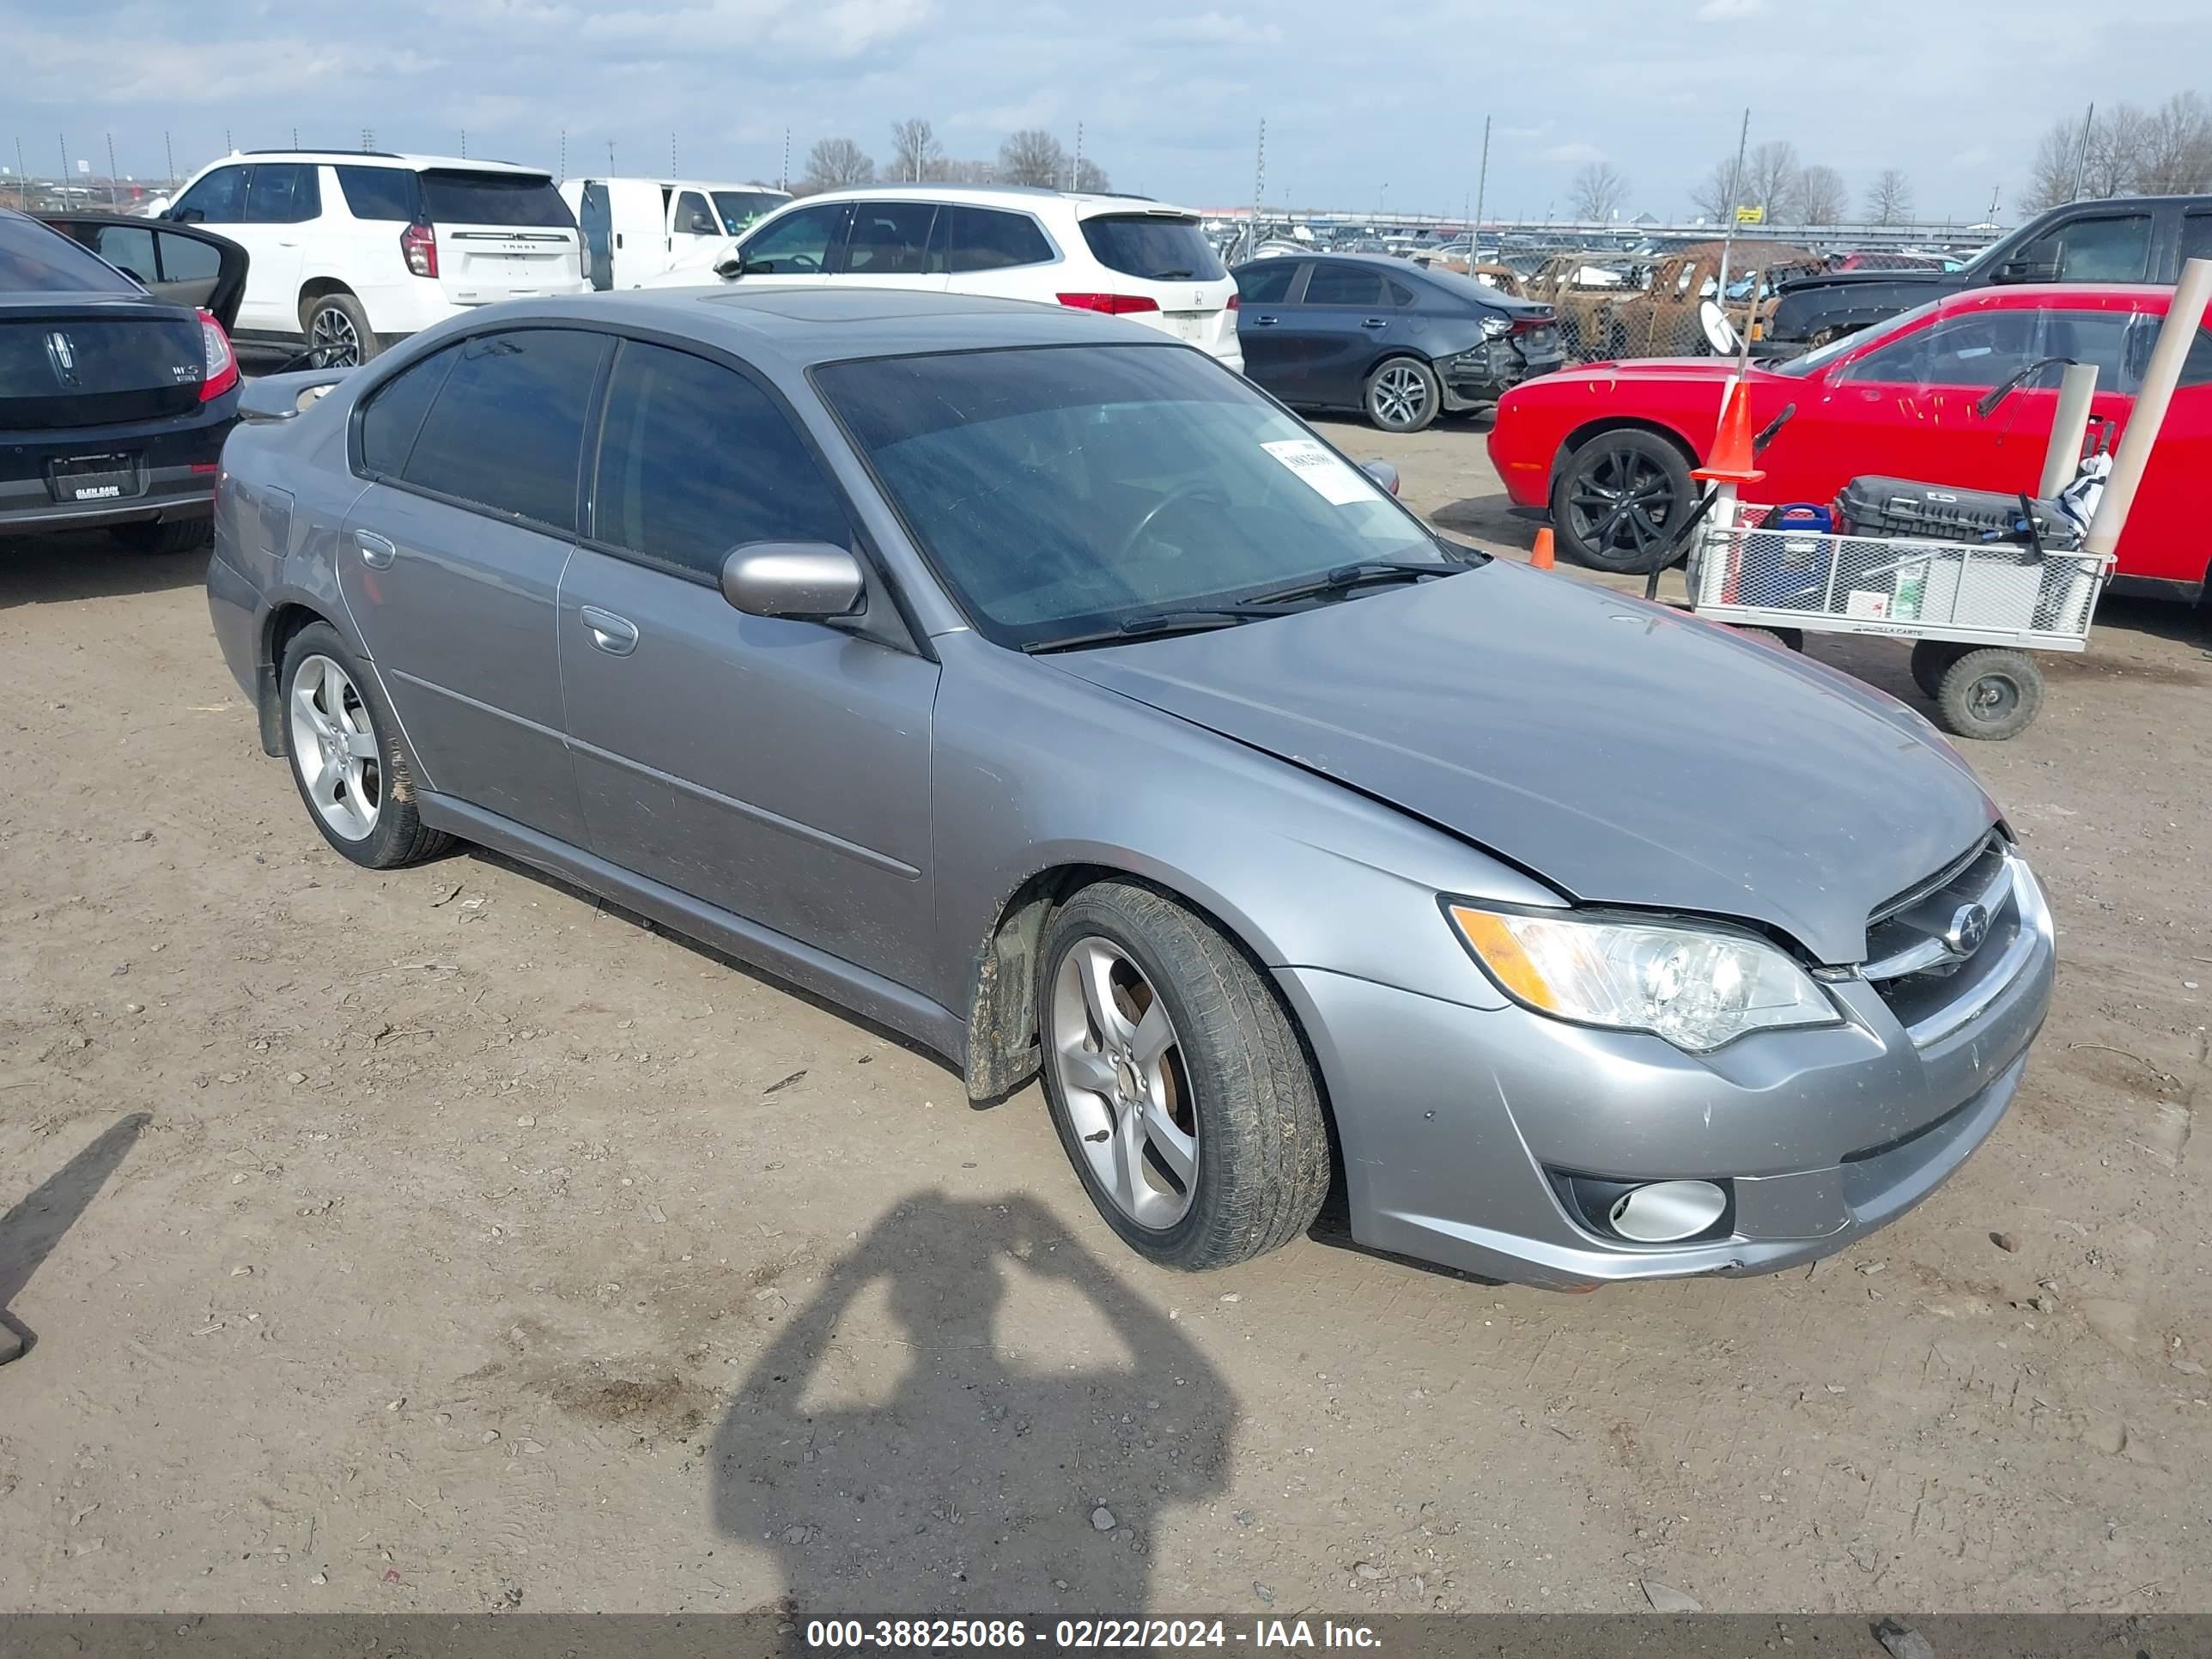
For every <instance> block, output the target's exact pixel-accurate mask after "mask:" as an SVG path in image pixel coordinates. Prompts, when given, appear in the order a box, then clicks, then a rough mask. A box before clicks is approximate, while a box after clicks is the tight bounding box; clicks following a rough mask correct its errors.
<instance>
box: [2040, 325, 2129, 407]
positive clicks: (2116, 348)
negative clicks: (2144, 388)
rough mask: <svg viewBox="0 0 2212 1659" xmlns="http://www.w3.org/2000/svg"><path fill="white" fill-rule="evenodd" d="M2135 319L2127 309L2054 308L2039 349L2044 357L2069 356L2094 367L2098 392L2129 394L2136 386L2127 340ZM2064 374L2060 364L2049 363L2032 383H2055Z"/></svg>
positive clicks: (2050, 384)
mask: <svg viewBox="0 0 2212 1659" xmlns="http://www.w3.org/2000/svg"><path fill="white" fill-rule="evenodd" d="M2135 321H2136V317H2135V313H2133V312H2130V311H2054V312H2051V313H2050V314H2049V315H2048V317H2047V318H2046V319H2045V322H2044V325H2043V343H2042V346H2041V347H2040V348H2039V349H2040V352H2041V355H2042V356H2045V357H2069V358H2071V359H2072V360H2073V361H2074V362H2077V363H2087V364H2090V365H2092V366H2093V367H2094V368H2095V369H2096V371H2097V390H2098V391H2100V392H2127V393H2130V394H2132V393H2133V392H2135V389H2136V386H2135V379H2134V376H2133V374H2131V373H2130V363H2129V361H2128V357H2129V353H2128V339H2129V335H2130V331H2132V330H2133V329H2134V326H2135ZM2064 373H2065V369H2064V368H2063V365H2061V364H2058V363H2052V364H2051V365H2050V366H2049V367H2048V368H2045V369H2044V370H2043V371H2042V372H2041V373H2039V374H2037V375H2036V377H2035V380H2034V381H2033V384H2034V385H2036V386H2057V384H2058V381H2059V378H2060V376H2062V375H2063V374H2064Z"/></svg>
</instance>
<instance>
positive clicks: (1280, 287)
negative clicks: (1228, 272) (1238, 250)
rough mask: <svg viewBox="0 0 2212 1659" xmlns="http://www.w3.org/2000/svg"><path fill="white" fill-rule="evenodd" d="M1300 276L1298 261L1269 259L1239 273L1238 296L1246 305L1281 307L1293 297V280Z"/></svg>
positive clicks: (1247, 266) (1248, 266) (1249, 266)
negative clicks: (1294, 277)
mask: <svg viewBox="0 0 2212 1659" xmlns="http://www.w3.org/2000/svg"><path fill="white" fill-rule="evenodd" d="M1297 274H1298V262H1297V260H1296V259H1267V260H1264V261H1262V262H1261V263H1260V264H1256V265H1246V266H1245V267H1244V268H1243V270H1239V271H1238V272H1237V297H1238V298H1239V299H1240V300H1242V301H1243V302H1244V303H1245V304H1246V305H1249V306H1279V305H1280V304H1282V303H1283V301H1285V300H1287V299H1289V298H1290V297H1291V278H1292V277H1293V276H1297Z"/></svg>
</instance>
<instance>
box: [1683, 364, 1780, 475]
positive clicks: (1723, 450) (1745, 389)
mask: <svg viewBox="0 0 2212 1659" xmlns="http://www.w3.org/2000/svg"><path fill="white" fill-rule="evenodd" d="M1690 476H1691V477H1693V478H1695V479H1697V480H1698V481H1699V483H1729V484H1747V483H1758V482H1759V480H1760V479H1761V478H1763V477H1765V476H1766V474H1765V473H1764V472H1762V471H1759V465H1758V461H1757V459H1756V458H1755V457H1754V456H1753V454H1752V453H1751V388H1750V387H1749V386H1747V385H1746V384H1745V383H1744V382H1743V381H1741V380H1737V381H1735V383H1734V384H1733V385H1731V386H1729V396H1728V402H1727V404H1725V405H1723V408H1722V410H1721V425H1720V430H1719V431H1718V432H1717V433H1716V434H1715V435H1714V437H1713V449H1712V453H1711V455H1709V456H1708V457H1706V459H1705V465H1703V466H1701V467H1699V468H1697V469H1696V470H1695V471H1692V473H1691V474H1690Z"/></svg>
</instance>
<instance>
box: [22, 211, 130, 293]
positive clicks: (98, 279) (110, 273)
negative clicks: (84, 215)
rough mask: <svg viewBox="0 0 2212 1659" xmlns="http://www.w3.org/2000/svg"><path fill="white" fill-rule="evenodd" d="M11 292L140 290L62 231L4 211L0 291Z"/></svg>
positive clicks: (117, 291)
mask: <svg viewBox="0 0 2212 1659" xmlns="http://www.w3.org/2000/svg"><path fill="white" fill-rule="evenodd" d="M147 274H148V275H149V276H151V275H152V273H151V272H150V271H149V272H148V273H147ZM11 291H12V292H15V293H32V294H130V293H133V292H135V291H136V290H135V289H133V288H132V287H131V281H130V279H129V278H128V277H126V276H123V275H122V274H121V273H120V272H118V271H117V270H113V269H112V268H111V267H110V266H108V265H107V264H104V263H102V262H101V261H100V260H99V259H97V258H94V257H93V256H92V255H91V254H89V253H88V252H85V250H84V249H82V248H81V247H79V246H77V245H76V243H75V242H72V241H71V240H70V239H69V238H68V237H66V236H64V235H63V234H60V233H59V232H58V231H55V230H51V229H49V228H46V226H45V225H42V224H40V223H39V222H38V221H36V220H35V219H21V218H17V217H16V216H14V215H13V214H4V213H0V292H11Z"/></svg>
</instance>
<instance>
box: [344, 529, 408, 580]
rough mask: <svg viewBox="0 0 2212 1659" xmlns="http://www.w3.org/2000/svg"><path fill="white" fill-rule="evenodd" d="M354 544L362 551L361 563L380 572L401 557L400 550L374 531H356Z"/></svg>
mask: <svg viewBox="0 0 2212 1659" xmlns="http://www.w3.org/2000/svg"><path fill="white" fill-rule="evenodd" d="M353 544H354V545H355V546H356V548H358V549H360V550H361V562H362V563H363V564H365V565H370V566H373V567H374V568H376V569H379V570H382V569H384V568H386V567H387V566H389V565H390V564H391V562H392V560H394V559H396V558H398V556H399V550H398V548H396V547H394V546H393V545H392V544H391V543H390V542H388V541H386V539H385V538H383V537H381V536H380V535H378V534H377V533H376V532H374V530H356V531H355V532H353Z"/></svg>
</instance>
